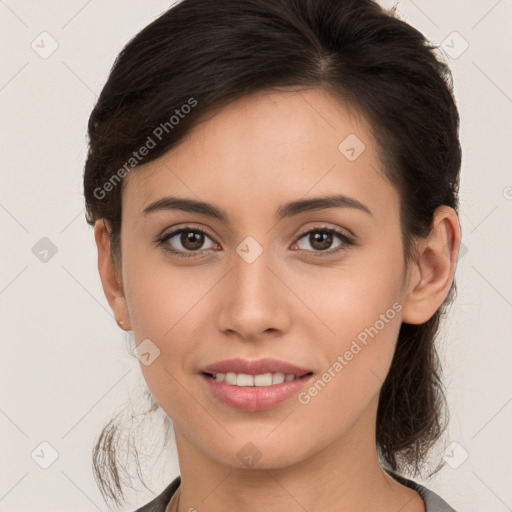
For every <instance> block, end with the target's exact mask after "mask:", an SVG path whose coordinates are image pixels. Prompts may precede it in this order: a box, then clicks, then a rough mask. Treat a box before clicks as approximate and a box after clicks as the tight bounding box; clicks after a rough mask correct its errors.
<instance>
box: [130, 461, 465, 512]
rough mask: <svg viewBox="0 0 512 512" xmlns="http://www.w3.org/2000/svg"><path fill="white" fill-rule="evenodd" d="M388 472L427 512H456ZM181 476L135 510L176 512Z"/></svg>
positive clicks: (404, 479)
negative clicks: (419, 501)
mask: <svg viewBox="0 0 512 512" xmlns="http://www.w3.org/2000/svg"><path fill="white" fill-rule="evenodd" d="M386 472H387V473H388V474H389V475H390V476H392V477H393V478H394V479H395V480H396V481H397V482H399V483H401V484H402V485H405V486H406V487H409V488H410V489H413V490H415V491H416V492H417V493H418V494H419V495H420V496H421V497H422V499H423V501H424V502H425V509H426V512H456V511H455V509H453V508H452V507H450V505H448V503H446V501H444V500H443V499H442V498H440V497H439V496H438V495H437V494H436V493H434V492H432V491H431V490H430V489H427V488H426V487H424V486H423V485H420V484H418V483H416V482H414V481H413V480H408V479H407V478H404V477H402V476H400V475H397V474H395V473H392V472H391V471H387V470H386ZM180 483H181V477H180V476H177V477H176V478H175V479H174V480H173V481H172V482H171V483H170V484H169V485H168V486H167V487H166V488H165V489H164V490H163V491H162V493H161V494H159V495H158V496H157V497H156V498H154V499H153V500H151V501H150V502H149V503H147V504H146V505H144V506H143V507H142V508H138V509H137V510H135V511H134V512H176V510H177V505H178V498H179V491H180V489H179V486H180Z"/></svg>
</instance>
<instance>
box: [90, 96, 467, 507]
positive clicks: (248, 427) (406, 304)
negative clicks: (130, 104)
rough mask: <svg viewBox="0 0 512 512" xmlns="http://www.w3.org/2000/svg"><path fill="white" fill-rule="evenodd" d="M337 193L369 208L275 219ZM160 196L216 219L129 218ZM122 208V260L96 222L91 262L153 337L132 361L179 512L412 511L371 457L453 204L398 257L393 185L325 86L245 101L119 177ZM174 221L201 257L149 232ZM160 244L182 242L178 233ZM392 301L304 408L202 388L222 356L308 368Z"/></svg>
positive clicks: (446, 266)
mask: <svg viewBox="0 0 512 512" xmlns="http://www.w3.org/2000/svg"><path fill="white" fill-rule="evenodd" d="M351 133H354V134H356V135H357V137H358V138H359V139H360V140H361V141H363V142H364V144H365V150H364V151H363V152H362V153H361V154H360V156H359V157H358V158H357V159H356V160H354V161H349V160H348V159H347V158H346V157H345V155H344V154H342V153H341V152H340V150H339V149H338V145H339V144H340V142H341V141H343V140H344V139H345V138H346V137H347V135H349V134H351ZM333 193H339V194H344V195H346V196H350V197H352V198H354V199H357V200H358V201H360V202H361V203H364V204H365V205H366V206H367V207H368V208H369V209H370V210H371V213H372V214H371V215H369V214H367V213H365V212H363V211H360V210H358V209H354V208H327V209H322V210H315V211H308V212H302V213H299V214H297V215H294V216H291V217H288V218H285V219H282V220H277V217H276V216H275V215H276V211H277V209H278V208H279V207H280V206H281V205H282V204H284V203H287V202H289V201H294V200H298V199H304V198H312V197H318V196H323V195H327V194H333ZM170 194H172V195H175V196H180V197H186V198H191V199H196V200H202V201H207V202H209V203H213V204H214V205H216V206H217V207H219V208H222V209H224V210H225V211H226V212H227V213H228V215H229V219H228V221H227V222H222V221H220V220H216V219H212V218H210V217H208V216H206V215H204V214H199V213H189V212H183V211H176V210H167V211H157V212H153V213H151V214H148V215H144V214H143V213H142V212H143V210H144V209H145V208H146V207H147V206H148V205H149V204H151V203H152V202H154V201H156V200H158V199H161V198H162V197H165V196H167V195H170ZM122 211H123V224H122V230H121V255H122V260H121V264H120V265H119V268H116V267H115V265H114V263H113V261H112V258H111V257H110V241H109V238H108V235H107V233H106V231H105V225H104V223H103V221H102V220H100V221H98V222H97V223H96V225H95V238H96V242H97V247H98V268H99V272H100V276H101V280H102V284H103V289H104V292H105V295H106V297H107V300H108V302H109V304H110V306H111V308H112V311H113V312H114V315H115V318H116V320H117V321H118V322H122V327H123V329H126V330H132V331H133V334H134V338H135V340H136V343H137V344H140V343H141V342H142V341H143V340H145V339H147V338H149V339H150V340H151V341H152V343H154V344H155V345H156V346H157V347H158V348H159V350H160V355H159V357H157V358H156V359H155V360H154V361H153V362H152V363H151V364H150V365H148V366H146V365H144V364H142V363H141V370H142V372H143V374H144V378H145V380H146V382H147V385H148V387H149V389H150V391H151V393H152V395H153V397H154V398H155V400H156V401H157V402H158V403H159V405H160V406H161V407H162V408H163V410H164V411H165V412H166V414H167V415H168V416H169V417H170V418H171V419H172V421H173V423H174V429H175V435H176V443H177V447H178V455H179V464H180V471H181V477H182V483H181V496H180V502H179V511H180V512H182V511H186V510H188V509H189V508H190V507H194V508H195V509H197V510H198V511H202V510H208V511H210V512H216V511H224V510H247V511H256V510H265V511H268V512H273V511H282V510H288V511H304V510H308V511H327V512H329V511H333V512H334V511H336V512H339V511H340V510H344V511H351V512H358V511H363V510H364V511H367V510H378V511H381V512H387V511H393V512H396V511H398V510H401V511H402V512H419V511H423V510H425V509H424V504H423V501H422V499H421V497H420V496H419V495H418V494H417V493H416V492H415V491H413V490H411V489H408V488H406V487H404V486H402V485H401V484H399V483H397V482H396V481H395V480H393V479H392V478H391V477H389V476H388V475H387V474H386V473H384V471H383V470H382V469H381V467H380V466H379V463H378V459H377V452H376V445H375V423H376V413H377V405H378V397H379V391H380V388H381V386H382V383H383V380H384V378H385V376H386V374H387V372H388V370H389V367H390V364H391V360H392V356H393V352H394V348H395V344H396V340H397V336H398V332H399V328H400V325H401V322H408V323H411V324H420V323H424V322H426V321H427V320H428V319H429V318H430V317H431V316H432V315H433V314H434V313H435V311H436V310H437V309H438V308H439V306H440V305H441V303H442V302H443V300H444V298H445V297H446V295H447V293H448V291H449V288H450V285H451V283H452V279H453V273H454V270H455V261H456V256H457V253H458V250H459V244H460V227H459V222H458V219H457V215H456V213H455V212H454V210H453V209H451V208H449V207H446V206H443V207H440V208H439V209H438V210H437V211H436V214H435V219H434V227H433V230H432V233H431V235H430V236H429V238H427V239H423V240H418V241H417V247H418V257H417V259H416V260H415V261H414V262H411V263H410V264H409V265H408V266H407V265H406V262H405V261H404V258H403V245H402V238H401V231H400V224H399V196H398V194H397V191H396V190H395V189H394V188H393V187H392V186H391V184H390V183H389V182H388V181H387V180H386V179H385V177H384V175H383V173H382V167H381V164H380V162H379V158H378V148H377V145H376V143H375V141H374V140H373V138H372V137H371V132H370V130H369V127H368V126H367V125H366V123H365V122H364V119H362V118H360V117H357V116H355V115H349V113H348V112H347V110H345V109H344V107H343V106H342V105H341V103H340V102H339V101H337V100H336V99H335V98H333V97H332V96H330V95H329V94H328V93H327V92H326V91H324V90H323V89H321V88H315V89H307V90H297V89H291V88H290V89H286V90H284V89H281V90H268V91H264V92H259V93H257V94H251V95H248V96H245V97H243V98H242V99H238V100H236V101H234V102H232V103H230V104H229V105H228V106H226V107H224V108H222V109H221V110H220V111H219V112H217V113H216V115H214V116H209V117H208V118H207V119H205V120H204V122H202V123H200V124H199V125H198V126H197V127H196V128H194V130H192V131H191V132H190V134H189V135H188V136H187V137H186V139H185V140H184V141H183V142H182V143H181V144H180V145H179V146H177V147H176V148H174V149H173V150H171V151H170V152H168V153H167V154H166V155H164V156H162V157H161V158H159V159H157V160H155V161H153V162H150V163H148V164H145V165H143V166H140V168H138V170H137V171H136V172H133V173H132V174H131V175H129V176H128V177H127V178H126V182H125V184H124V189H123V200H122ZM186 225H190V226H191V229H193V228H198V227H199V228H202V229H204V230H206V231H207V233H208V237H209V238H208V237H206V238H205V239H204V243H203V245H202V246H201V245H200V244H199V247H200V248H199V252H198V251H196V254H198V253H199V254H200V255H199V256H197V257H192V258H180V257H179V256H175V255H173V254H171V253H169V252H166V251H165V249H164V248H163V245H158V244H157V243H155V240H156V239H157V238H158V237H159V236H160V235H162V234H165V233H170V232H171V231H173V230H174V229H178V228H180V227H184V226H186ZM325 226H327V227H329V228H334V229H337V230H339V231H341V232H342V233H344V234H352V235H353V238H354V240H355V241H356V243H355V244H354V245H351V246H345V247H346V250H343V251H341V252H338V253H334V252H333V251H334V250H335V249H336V248H337V247H339V246H340V245H341V246H343V244H344V242H343V241H341V240H340V239H338V238H337V236H336V235H334V236H333V239H332V243H331V245H329V244H327V245H326V246H325V247H324V248H322V246H321V244H319V243H316V244H315V241H314V240H313V241H312V240H311V239H310V238H308V235H306V236H303V235H304V233H307V232H308V231H309V230H311V229H313V228H322V227H325ZM247 236H251V237H253V238H254V239H255V240H256V241H257V242H258V243H259V244H260V246H261V247H262V248H263V252H262V254H261V255H260V256H259V257H258V258H257V259H256V260H255V261H253V262H252V263H248V262H246V261H245V260H244V259H243V258H242V257H240V256H239V254H238V253H237V252H236V248H237V247H238V246H239V244H240V243H241V242H242V241H243V240H244V239H245V238H246V237H247ZM166 243H167V244H172V246H173V247H174V248H175V249H176V250H182V251H187V249H188V251H189V252H193V250H191V249H190V247H191V245H188V246H186V247H185V246H184V245H182V244H181V243H180V237H179V236H176V237H175V238H173V239H172V242H171V241H167V242H166ZM215 247H217V250H215ZM201 251H202V252H201ZM322 251H323V252H322ZM329 251H330V252H331V254H330V255H329V254H328V252H329ZM314 254H316V255H318V257H314ZM394 303H399V304H400V305H401V311H399V312H398V313H397V314H396V316H395V317H394V318H393V319H392V320H389V321H388V322H387V323H386V324H385V327H384V328H382V329H381V330H380V331H379V332H378V335H376V336H375V337H374V338H370V339H369V341H368V344H367V346H365V347H364V348H363V349H362V350H361V351H360V352H359V353H358V354H357V356H355V357H354V358H353V359H352V360H351V361H350V362H349V363H348V364H347V365H346V366H345V367H344V368H343V370H342V371H341V372H339V373H337V374H336V377H335V378H333V379H332V380H331V382H329V383H328V384H327V385H326V386H325V388H324V389H322V390H321V392H319V393H318V394H317V395H316V396H314V397H312V398H311V401H310V402H309V403H308V404H307V405H303V404H301V403H299V402H298V400H297V399H296V397H292V398H291V399H289V400H287V401H286V402H284V403H283V404H281V405H279V406H278V407H275V408H272V409H269V410H265V411H260V412H251V411H240V410H238V409H234V408H231V407H229V406H227V405H225V404H223V403H222V402H220V401H218V400H217V399H216V398H215V397H214V396H212V394H211V393H210V391H209V389H208V388H207V387H206V385H205V383H204V382H203V379H202V377H201V376H200V375H199V373H198V372H200V369H201V368H202V367H204V366H205V365H207V364H210V363H213V362H215V361H220V360H223V359H229V358H232V357H244V358H247V359H259V358H260V357H273V358H276V359H282V360H285V361H288V362H291V363H293V364H296V365H298V366H300V367H303V368H307V369H309V370H311V371H313V372H314V373H315V374H316V375H315V378H318V377H320V376H321V375H322V374H323V372H325V371H326V370H327V369H328V368H329V367H330V366H332V365H333V363H334V362H335V361H336V360H337V357H338V356H339V355H342V354H344V353H345V352H346V351H347V350H348V349H349V348H350V345H351V343H352V341H353V340H354V339H355V338H356V337H357V335H358V334H359V333H360V332H361V331H364V329H365V328H366V327H369V326H373V325H374V324H375V323H376V321H377V320H378V319H379V318H380V317H379V315H381V314H385V313H386V311H387V310H389V309H390V308H392V305H393V304H394ZM315 380H316V379H315ZM249 442H250V443H252V444H253V445H254V446H255V447H256V451H257V453H258V454H259V456H260V457H261V458H260V459H259V460H258V461H257V463H256V464H255V465H254V466H252V467H247V466H246V465H244V463H243V462H242V461H241V460H240V459H239V457H237V454H238V452H239V451H240V450H241V449H242V448H243V447H244V446H245V445H246V443H249Z"/></svg>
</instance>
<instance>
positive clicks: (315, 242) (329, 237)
mask: <svg viewBox="0 0 512 512" xmlns="http://www.w3.org/2000/svg"><path fill="white" fill-rule="evenodd" d="M336 238H337V239H338V240H339V243H338V244H337V245H335V246H334V250H328V249H331V248H332V245H333V243H334V242H336ZM302 239H304V240H305V242H306V243H305V244H304V245H305V247H300V241H301V240H302ZM351 245H354V240H353V239H352V238H351V237H349V236H348V235H345V234H344V233H342V232H341V231H338V230H336V229H333V228H328V227H318V228H314V229H310V230H309V231H306V233H303V234H302V235H301V236H300V237H299V239H298V240H297V242H295V244H294V247H295V246H298V247H299V249H301V250H306V251H312V252H317V253H318V252H320V253H327V254H329V255H330V254H333V253H338V252H340V251H343V250H346V249H348V247H349V246H351ZM321 255H322V254H319V255H318V256H321ZM314 256H317V255H316V254H315V255H314Z"/></svg>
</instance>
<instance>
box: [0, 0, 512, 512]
mask: <svg viewBox="0 0 512 512" xmlns="http://www.w3.org/2000/svg"><path fill="white" fill-rule="evenodd" d="M382 3H383V4H384V5H386V6H391V5H392V4H393V3H394V2H390V1H386V2H382ZM170 5H171V3H170V2H169V1H163V0H153V1H151V2H148V1H143V0H111V1H100V0H89V1H85V0H66V1H64V0H59V1H57V0H53V1H47V2H41V1H35V0H30V1H22V0H5V1H1V0H0V38H1V39H0V48H1V56H2V65H1V66H0V108H1V114H0V115H1V128H0V130H1V132H0V141H1V152H0V157H1V160H0V169H1V173H2V174H1V181H0V183H1V188H0V223H1V246H0V247H1V251H0V254H1V265H0V313H1V317H0V329H1V354H0V376H1V377H0V378H1V384H0V436H1V437H0V510H1V511H3V512H10V511H33V510H38V511H41V512H43V511H52V512H56V511H69V510H73V511H75V512H82V511H84V512H85V511H94V510H106V505H105V504H104V502H103V500H102V498H101V495H100V493H99V491H98V489H97V487H96V484H95V481H94V479H93V476H92V470H91V448H92V444H93V439H94V438H95V436H96V435H97V434H98V433H99V431H100V429H101V427H102V426H103V425H104V424H105V423H106V422H107V420H108V419H110V417H111V414H112V412H113V411H115V410H118V409H119V407H121V406H122V405H123V403H124V402H125V401H126V400H137V396H140V393H141V389H143V381H142V378H141V375H140V369H139V363H138V361H137V360H136V359H135V358H134V357H133V356H131V355H129V353H128V352H127V350H126V346H127V339H126V337H125V335H124V334H123V333H122V331H120V330H119V329H118V327H117V326H116V324H115V322H114V320H113V318H112V315H111V313H110V310H109V308H108V305H107V302H106V300H105V298H104V296H103V291H102V289H101V285H100V281H99V277H98V274H97V269H96V249H95V245H94V240H93V233H92V228H89V227H88V226H87V224H86V223H85V220H84V210H83V198H82V169H83V164H84V160H85V155H86V138H85V134H86V123H87V119H88V116H89V113H90V111H91V109H92V107H93V105H94V103H95V100H96V96H97V95H98V94H99V92H100V90H101V87H102V85H103V84H104V83H105V81H106V78H107V75H108V72H109V70H110V67H111V65H112V63H113V61H114V59H115V57H116V55H117V54H118V52H119V51H120V50H121V48H122V47H123V45H124V44H125V43H126V42H127V41H128V40H129V39H130V38H131V37H132V36H134V35H135V34H136V33H137V32H138V31H139V30H140V29H142V28H143V27H144V26H145V25H147V24H148V23H149V22H150V21H152V20H153V19H154V18H156V17H157V16H158V15H159V14H160V13H161V12H162V11H163V10H165V9H166V8H168V7H169V6H170ZM397 5H398V10H399V11H400V13H401V16H402V17H403V18H404V19H405V20H406V21H408V22H409V23H411V24H412V25H414V26H415V27H417V28H418V29H419V30H420V31H422V32H423V33H425V35H426V36H427V37H428V38H429V39H430V40H431V41H433V42H434V43H442V42H444V43H443V48H444V49H445V59H446V60H447V61H448V62H449V64H450V66H451V69H452V71H453V74H454V83H455V93H456V99H457V102H458V105H459V108H460V114H461V120H462V126H461V140H462V145H463V167H462V182H461V210H460V220H461V224H462V232H463V244H464V247H463V253H462V256H461V258H460V260H459V264H458V268H457V274H456V279H457V282H458V288H459V294H458V298H457V300H456V303H455V305H454V306H453V308H452V310H451V313H450V318H449V320H448V322H447V323H446V325H445V329H444V331H443V336H442V337H441V339H440V350H441V354H442V357H443V361H444V370H445V382H446V386H447V390H448V400H449V404H450V409H451V422H450V427H449V432H448V435H447V436H446V439H445V440H444V444H441V445H440V446H439V451H440V452H441V453H442V452H443V451H444V449H445V446H449V447H448V449H447V451H446V454H445V456H446V457H447V460H448V461H449V464H447V465H446V467H445V468H444V469H443V470H442V471H441V472H440V473H438V474H437V476H436V477H435V478H433V479H430V480H429V481H424V480H420V479H418V481H420V482H423V483H426V484H427V485H428V486H429V487H430V488H432V489H433V490H435V491H436V492H438V493H439V494H440V495H441V496H443V498H444V499H446V500H447V501H448V502H449V503H450V504H451V505H452V506H453V507H455V508H456V509H458V510H460V511H465V512H477V511H482V510H486V511H496V512H501V511H506V510H512V487H511V485H510V483H511V481H512V480H511V476H512V471H511V460H512V442H511V438H510V431H511V428H510V427H511V423H512V403H511V402H512V386H511V378H510V374H511V372H510V363H511V361H512V357H511V356H512V343H511V341H512V340H511V337H512V336H511V332H512V272H510V262H511V261H512V243H511V226H512V173H511V156H510V146H511V140H512V139H511V135H512V133H511V132H512V130H511V125H512V122H511V119H512V115H511V114H512V83H511V77H512V72H511V62H512V47H511V44H510V34H511V29H512V1H511V0H500V1H496V0H478V1H477V0H472V1H467V0H464V1H463V0H456V1H454V0H450V1H449V2H447V1H445V0H428V1H427V0H415V1H412V0H403V1H400V2H398V3H397ZM212 15H214V13H212ZM42 32H47V33H48V34H49V35H46V34H43V35H41V33H42ZM454 32H456V34H454ZM52 45H53V46H55V45H58V47H57V48H56V50H55V51H54V52H53V53H52V54H51V55H47V54H48V53H50V52H51V50H52V49H53V47H52ZM466 45H468V47H467V49H466ZM450 55H451V56H450ZM43 57H46V58H43ZM43 237H46V238H48V239H49V240H50V241H51V244H53V245H51V244H49V242H48V241H47V240H44V241H42V242H41V239H42V238H43ZM53 246H54V251H55V250H56V251H57V252H56V253H55V254H52V247H53ZM34 247H35V249H34ZM45 250H47V251H49V252H47V253H45V252H44V251H45ZM41 259H42V260H46V261H41ZM155 435H158V434H155ZM43 442H45V443H49V444H43V445H41V443H43ZM452 443H457V444H452ZM54 450H55V451H56V452H57V453H58V458H57V459H56V460H55V462H53V464H51V465H50V466H49V467H48V468H47V469H43V468H42V467H41V465H45V464H49V463H50V462H51V461H52V454H53V453H54ZM169 453H170V456H169V458H168V461H167V462H165V460H164V458H161V459H159V461H158V463H157V464H156V465H154V474H153V475H152V476H151V480H150V482H151V486H152V488H153V491H154V492H155V493H157V492H160V491H161V489H162V488H163V487H164V486H165V485H167V484H168V483H169V482H170V480H171V479H172V478H173V477H174V476H176V475H177V474H178V466H177V463H176V457H175V450H174V448H172V447H170V448H169ZM466 456H467V459H465V457H466ZM464 459H465V460H464ZM149 465H151V462H148V466H149ZM151 497H152V494H150V493H149V492H145V493H143V492H141V493H139V494H136V495H134V496H133V504H134V506H135V505H141V504H142V503H145V502H146V501H148V500H149V499H150V498H151Z"/></svg>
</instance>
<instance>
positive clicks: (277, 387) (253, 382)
mask: <svg viewBox="0 0 512 512" xmlns="http://www.w3.org/2000/svg"><path fill="white" fill-rule="evenodd" d="M201 373H202V374H203V376H204V379H205V380H206V383H207V385H208V387H209V388H210V390H211V391H212V392H213V394H214V395H215V396H216V397H217V398H218V399H220V400H221V401H223V402H224V403H226V404H228V405H230V406H232V407H235V408H238V409H244V410H248V411H260V410H264V409H269V408H272V407H275V406H277V405H279V404H280V403H282V402H284V401H285V400H286V399H288V398H289V397H291V396H292V395H294V394H296V393H297V392H298V391H299V390H300V389H301V388H302V387H303V386H304V385H305V383H306V381H308V380H309V379H310V377H311V376H312V375H313V372H312V371H311V370H306V369H304V368H299V367H298V366H295V365H292V364H290V363H286V362H284V361H279V360H277V359H268V358H267V359H259V360H257V361H250V360H247V359H241V358H236V359H228V360H225V361H219V362H217V363H214V364H211V365H208V366H206V367H204V368H203V369H202V370H201Z"/></svg>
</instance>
